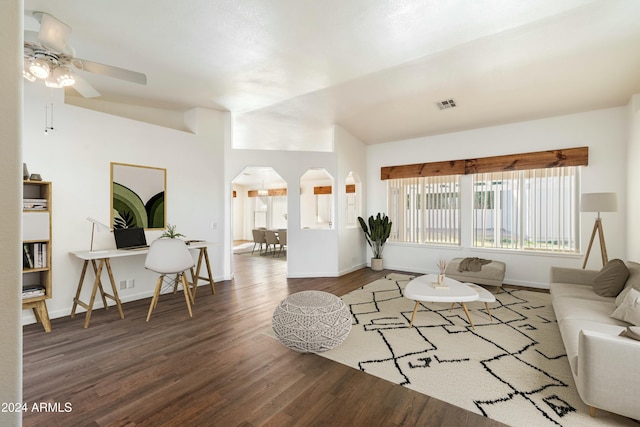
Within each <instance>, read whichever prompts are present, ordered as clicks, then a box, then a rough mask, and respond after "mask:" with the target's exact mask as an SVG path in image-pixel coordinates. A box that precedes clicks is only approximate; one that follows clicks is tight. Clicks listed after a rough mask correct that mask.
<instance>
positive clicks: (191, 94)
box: [25, 0, 640, 151]
mask: <svg viewBox="0 0 640 427" xmlns="http://www.w3.org/2000/svg"><path fill="white" fill-rule="evenodd" d="M25 9H26V10H40V11H44V12H48V13H50V14H52V15H54V16H55V17H56V18H58V19H59V20H61V21H63V22H65V23H66V24H68V25H70V26H71V28H72V29H73V32H72V34H71V37H70V39H69V44H70V45H71V46H73V48H74V49H75V52H76V55H77V56H78V57H80V58H84V59H88V60H93V61H97V62H102V63H105V64H109V65H115V66H119V67H123V68H128V69H132V70H135V71H139V72H143V73H145V74H146V75H147V77H148V84H147V85H146V86H140V85H136V84H133V83H129V82H126V81H121V80H115V79H110V78H107V77H103V76H97V75H90V74H88V73H83V77H85V78H86V80H88V81H89V82H90V83H91V84H92V85H93V86H94V87H95V88H96V89H98V91H99V92H100V93H101V94H102V96H101V98H100V99H101V100H105V101H112V102H121V103H128V104H137V105H142V106H154V107H158V108H166V109H172V110H180V111H186V110H188V109H191V108H194V107H205V108H211V109H219V110H225V111H231V112H232V113H233V119H234V147H236V148H262V149H281V150H318V151H330V150H331V149H332V148H333V147H332V139H331V126H332V124H333V123H338V124H340V125H341V126H343V127H344V128H345V129H347V130H348V131H349V132H350V133H352V134H353V135H354V136H356V137H358V138H360V139H361V140H362V141H364V142H365V143H367V144H374V143H381V142H388V141H393V140H398V139H404V138H411V137H417V136H424V135H433V134H438V133H445V132H451V131H456V130H463V129H471V128H477V127H483V126H490V125H496V124H503V123H509V122H515V121H522V120H529V119H536V118H543V117H549V116H554V115H559V114H566V113H572V112H579V111H587V110H593V109H598V108H607V107H614V106H620V105H625V104H626V103H627V102H628V100H629V98H630V96H631V95H632V94H634V93H638V92H640V19H638V17H640V1H637V0H562V1H558V0H520V1H514V0H464V1H463V0H393V1H392V0H387V1H384V0H323V1H317V0H271V1H265V0H190V1H175V0H135V1H130V0H109V1H106V0H103V1H83V0H56V1H55V2H52V1H50V0H25ZM37 28H38V24H37V22H36V21H35V20H33V19H32V18H30V17H28V16H27V15H25V29H31V30H37ZM448 98H454V99H455V100H456V102H457V104H458V107H457V108H455V109H451V110H443V111H441V110H439V109H438V108H437V107H436V105H435V103H436V102H438V101H441V100H444V99H448Z"/></svg>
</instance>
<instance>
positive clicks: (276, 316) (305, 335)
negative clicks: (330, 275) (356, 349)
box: [271, 291, 351, 353]
mask: <svg viewBox="0 0 640 427" xmlns="http://www.w3.org/2000/svg"><path fill="white" fill-rule="evenodd" d="M271 326H272V327H273V331H274V332H275V334H276V336H277V337H278V339H279V340H280V342H281V343H282V344H284V345H285V346H287V347H289V348H290V349H291V350H295V351H299V352H301V353H320V352H323V351H327V350H331V349H332V348H334V347H336V346H338V345H340V344H341V343H342V342H343V341H344V340H345V339H346V338H347V336H348V335H349V332H350V331H351V312H350V311H349V307H347V306H346V304H345V303H344V301H342V300H341V299H340V298H338V297H337V296H335V295H333V294H329V293H327V292H322V291H303V292H298V293H295V294H292V295H289V296H288V297H287V298H285V299H284V300H283V301H282V302H281V303H280V304H279V305H278V307H276V309H275V311H274V312H273V319H272V321H271Z"/></svg>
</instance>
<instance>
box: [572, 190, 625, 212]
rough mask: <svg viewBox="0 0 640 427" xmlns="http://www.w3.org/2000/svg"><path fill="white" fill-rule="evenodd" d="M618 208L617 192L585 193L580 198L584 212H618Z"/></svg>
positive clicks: (581, 208)
mask: <svg viewBox="0 0 640 427" xmlns="http://www.w3.org/2000/svg"><path fill="white" fill-rule="evenodd" d="M617 210H618V199H617V197H616V193H585V194H583V195H582V198H581V200H580V211H582V212H616V211H617Z"/></svg>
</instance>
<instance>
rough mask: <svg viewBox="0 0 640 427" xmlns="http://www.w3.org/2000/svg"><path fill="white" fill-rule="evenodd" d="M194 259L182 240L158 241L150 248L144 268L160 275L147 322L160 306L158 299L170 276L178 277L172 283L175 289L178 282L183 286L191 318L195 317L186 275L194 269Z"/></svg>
mask: <svg viewBox="0 0 640 427" xmlns="http://www.w3.org/2000/svg"><path fill="white" fill-rule="evenodd" d="M194 265H195V263H194V262H193V257H192V256H191V253H190V252H189V249H188V248H187V245H186V244H185V243H184V242H183V241H182V240H180V239H157V240H154V241H153V242H152V243H151V246H150V247H149V253H148V254H147V259H146V260H145V263H144V266H145V268H146V269H148V270H151V271H154V272H156V273H158V274H160V277H159V278H158V282H157V283H156V289H155V291H154V293H153V298H152V299H151V305H150V306H149V313H148V314H147V322H148V321H149V318H150V317H151V312H152V311H153V309H154V308H156V305H158V298H159V297H160V290H161V288H162V283H163V281H164V278H165V277H166V276H167V275H168V274H171V275H173V274H175V275H176V277H175V279H174V280H173V281H172V283H173V285H174V290H175V287H176V286H177V284H178V282H180V283H181V284H182V290H183V291H184V299H185V301H186V302H187V310H189V317H193V313H192V312H191V301H193V297H192V296H191V291H190V289H189V285H188V284H187V279H186V277H185V273H186V271H187V270H191V269H192V268H193V267H194Z"/></svg>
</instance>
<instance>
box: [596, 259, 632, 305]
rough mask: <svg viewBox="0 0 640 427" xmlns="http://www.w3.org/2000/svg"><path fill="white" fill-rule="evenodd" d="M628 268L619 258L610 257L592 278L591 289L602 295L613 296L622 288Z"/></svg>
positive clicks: (627, 276)
mask: <svg viewBox="0 0 640 427" xmlns="http://www.w3.org/2000/svg"><path fill="white" fill-rule="evenodd" d="M628 278H629V269H628V268H627V266H626V265H625V263H624V261H622V260H621V259H612V260H611V261H609V262H608V263H607V265H605V266H604V267H602V270H600V272H599V273H598V274H596V276H595V277H594V278H593V290H594V291H596V293H597V294H598V295H601V296H603V297H615V296H617V295H618V294H619V293H620V291H621V290H622V288H624V286H625V284H626V282H627V279H628Z"/></svg>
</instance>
